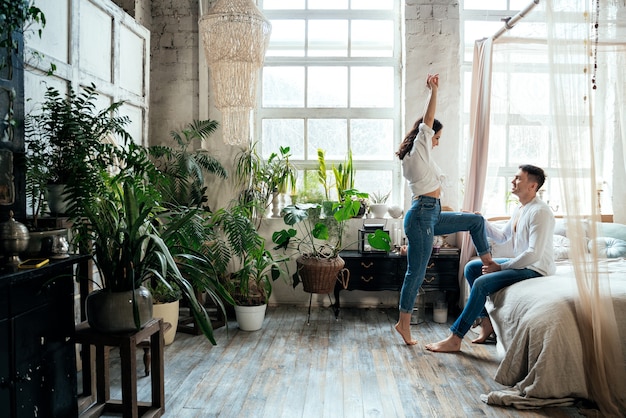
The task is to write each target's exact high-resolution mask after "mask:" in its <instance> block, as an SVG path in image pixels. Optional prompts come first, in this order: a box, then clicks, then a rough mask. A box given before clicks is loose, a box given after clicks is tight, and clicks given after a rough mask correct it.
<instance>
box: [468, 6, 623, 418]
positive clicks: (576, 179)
mask: <svg viewBox="0 0 626 418" xmlns="http://www.w3.org/2000/svg"><path fill="white" fill-rule="evenodd" d="M522 96H523V99H524V100H521V98H522ZM529 98H530V99H531V100H528V99H529ZM625 100H626V5H625V3H624V1H623V0H577V1H572V0H535V1H533V2H532V3H529V5H528V6H527V7H526V8H525V9H524V10H523V11H522V12H520V14H519V15H518V16H515V17H514V18H512V19H510V20H509V21H508V22H507V23H506V24H505V25H504V27H503V28H502V29H501V30H500V31H498V32H497V33H496V34H494V36H492V37H490V38H487V39H483V40H480V41H476V44H475V49H474V68H473V75H472V101H471V115H470V118H471V122H470V136H471V138H470V141H471V155H470V159H471V161H470V165H469V166H470V169H469V170H470V172H469V173H468V175H467V178H468V179H469V181H468V182H467V184H468V188H467V189H466V191H465V202H464V206H463V207H464V208H466V209H470V210H475V211H480V210H481V207H482V204H483V196H484V192H485V189H484V188H485V182H486V178H487V175H486V174H487V171H488V170H489V169H490V167H492V165H493V163H492V162H490V159H489V158H490V156H491V158H494V157H493V154H494V153H493V144H490V141H489V137H490V132H496V133H497V134H498V135H499V134H501V133H502V131H501V130H498V129H499V128H498V127H499V126H500V124H501V123H502V120H512V119H516V120H518V121H519V122H520V123H519V125H520V126H528V127H532V129H531V128H528V131H527V134H528V136H529V137H530V139H531V140H529V141H528V143H527V145H528V146H532V145H533V140H534V141H546V140H548V141H551V144H552V145H551V147H550V156H549V157H546V156H545V155H542V156H541V158H539V157H538V161H526V162H527V163H530V164H535V165H538V166H544V164H542V161H545V158H550V159H551V160H550V164H551V166H552V167H555V169H554V170H553V171H552V172H550V171H549V172H548V174H549V176H550V177H552V178H553V180H552V183H551V184H552V186H551V187H552V188H553V190H552V193H551V194H552V195H553V196H555V195H556V194H557V192H558V195H559V196H560V197H559V199H560V204H561V208H562V213H563V215H564V218H565V219H566V220H567V234H568V237H569V238H570V258H571V259H572V260H574V270H575V275H576V282H577V288H578V292H579V296H580V297H579V300H578V302H577V312H576V315H577V322H578V324H579V327H580V329H581V333H582V335H583V340H584V341H583V346H584V357H585V363H586V364H585V368H586V370H587V371H588V375H587V386H588V388H589V393H591V395H592V397H593V400H594V401H595V402H596V403H597V404H598V406H599V408H600V410H601V412H602V413H603V415H605V416H624V415H626V400H625V398H624V396H626V395H624V394H626V388H625V387H624V386H625V385H626V376H625V367H619V365H622V366H623V365H624V355H623V352H622V347H621V346H620V344H619V338H618V335H617V332H618V331H617V326H616V318H615V314H614V310H613V305H612V302H611V298H610V285H609V282H608V279H607V278H606V274H605V272H603V271H601V269H600V267H599V264H598V260H597V258H598V257H597V251H592V257H589V254H586V253H587V252H588V251H587V248H586V246H587V240H586V239H585V236H587V237H590V238H594V237H596V236H598V231H597V229H598V225H599V224H598V221H600V201H599V199H600V198H601V194H600V193H598V192H599V190H601V189H605V191H606V184H608V185H610V186H611V192H612V196H611V197H612V205H613V209H614V214H615V215H614V217H615V219H614V220H615V221H616V222H622V223H626V213H625V211H624V208H625V207H626V202H625V201H624V199H625V198H626V189H625V187H626V186H625V184H624V181H623V178H624V167H625V166H626V156H625V154H626V153H625V151H624V150H625V149H626V104H625V103H624V101H625ZM529 102H530V103H532V106H530V108H524V107H529V106H522V105H521V103H529ZM541 109H544V110H545V111H542V110H541ZM492 142H495V141H492ZM490 164H491V166H490ZM556 179H558V181H556ZM606 180H608V181H606ZM486 187H488V185H487V186H486ZM548 193H550V191H548ZM470 245H471V243H470V240H469V237H465V238H464V241H463V245H462V247H463V248H462V262H463V261H466V260H467V258H468V254H469V249H470ZM538 296H540V295H538ZM622 320H623V319H622ZM616 365H617V366H618V367H616ZM519 396H520V397H524V396H525V394H524V393H523V391H520V393H519ZM544 404H545V403H544Z"/></svg>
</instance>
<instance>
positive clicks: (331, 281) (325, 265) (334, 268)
mask: <svg viewBox="0 0 626 418" xmlns="http://www.w3.org/2000/svg"><path fill="white" fill-rule="evenodd" d="M296 265H297V266H298V274H299V275H300V280H302V286H303V287H304V291H305V292H308V293H321V294H327V293H331V292H332V291H333V289H334V288H335V283H336V282H337V280H338V278H339V277H338V275H339V273H340V272H342V271H343V274H342V276H341V278H342V281H343V284H344V286H347V280H348V279H349V272H348V271H347V270H346V269H344V268H343V266H344V265H345V262H344V261H343V258H341V257H337V258H330V259H325V258H322V259H317V258H309V257H302V256H301V257H298V259H297V260H296Z"/></svg>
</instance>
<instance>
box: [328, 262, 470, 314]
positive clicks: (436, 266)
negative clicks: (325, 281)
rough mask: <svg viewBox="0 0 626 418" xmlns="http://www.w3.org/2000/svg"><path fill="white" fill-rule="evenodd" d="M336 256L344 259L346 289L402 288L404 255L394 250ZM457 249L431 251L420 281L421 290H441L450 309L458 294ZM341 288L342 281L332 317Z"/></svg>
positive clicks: (335, 291)
mask: <svg viewBox="0 0 626 418" xmlns="http://www.w3.org/2000/svg"><path fill="white" fill-rule="evenodd" d="M339 256H340V257H341V258H343V259H344V261H345V262H346V265H345V268H347V269H348V270H349V271H350V280H349V281H348V286H347V288H346V289H345V290H365V291H380V290H394V291H399V290H400V289H401V288H402V283H403V281H404V274H405V273H406V265H407V261H406V256H405V255H399V254H395V253H360V252H358V251H342V252H340V253H339ZM458 274H459V253H458V252H456V253H447V254H443V253H439V254H432V255H431V257H430V260H429V261H428V268H427V270H426V277H425V278H424V283H423V284H422V289H424V291H426V292H428V291H433V290H440V291H444V292H445V293H446V299H447V301H448V306H449V308H450V309H452V310H454V309H455V307H456V302H457V301H458V298H459V293H460V290H459V281H458ZM342 290H344V287H343V283H341V282H339V281H338V282H337V283H336V284H335V289H334V295H335V306H334V308H335V317H338V316H339V310H340V307H341V304H340V300H339V293H340V292H341V291H342Z"/></svg>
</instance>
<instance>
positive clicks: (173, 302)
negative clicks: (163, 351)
mask: <svg viewBox="0 0 626 418" xmlns="http://www.w3.org/2000/svg"><path fill="white" fill-rule="evenodd" d="M147 287H148V290H149V291H150V294H151V295H152V303H153V305H152V316H153V317H155V318H163V322H166V323H169V324H170V326H171V327H170V328H169V329H168V330H167V331H165V333H164V334H163V337H164V339H165V345H170V344H171V343H173V342H174V338H175V337H176V330H177V328H178V312H179V307H180V300H181V299H182V297H183V292H181V290H180V288H179V287H178V285H177V284H176V283H170V285H169V286H168V285H166V284H165V283H163V282H160V281H159V282H157V283H156V284H155V285H151V286H147Z"/></svg>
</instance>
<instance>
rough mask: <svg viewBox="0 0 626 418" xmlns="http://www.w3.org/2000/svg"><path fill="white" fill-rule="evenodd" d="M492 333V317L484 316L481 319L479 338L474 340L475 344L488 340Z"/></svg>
mask: <svg viewBox="0 0 626 418" xmlns="http://www.w3.org/2000/svg"><path fill="white" fill-rule="evenodd" d="M491 333H493V325H491V319H489V317H485V318H482V321H480V334H478V338H476V339H474V340H472V342H473V343H474V344H482V343H484V342H485V341H487V338H489V336H490V335H491Z"/></svg>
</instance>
